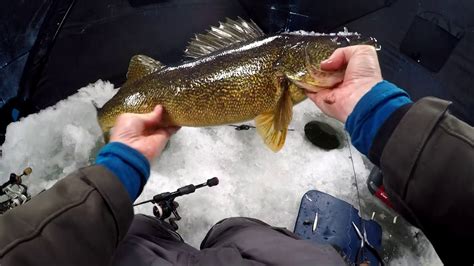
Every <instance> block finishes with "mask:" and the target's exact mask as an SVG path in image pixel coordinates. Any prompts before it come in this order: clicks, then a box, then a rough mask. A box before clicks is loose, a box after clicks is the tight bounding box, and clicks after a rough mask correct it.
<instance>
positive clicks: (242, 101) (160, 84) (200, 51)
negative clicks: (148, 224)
mask: <svg viewBox="0 0 474 266" xmlns="http://www.w3.org/2000/svg"><path fill="white" fill-rule="evenodd" d="M371 40H373V39H372V38H363V37H362V36H361V35H359V34H357V33H349V32H347V31H344V32H340V33H332V34H321V33H309V32H303V31H299V32H289V33H281V34H275V35H265V34H264V33H263V31H262V30H261V29H260V28H259V27H258V26H257V25H256V24H255V23H254V22H253V21H245V20H243V19H241V18H239V19H237V20H231V19H227V20H226V22H221V23H220V24H219V26H218V27H211V29H210V30H208V31H207V33H204V34H197V35H196V36H195V37H194V38H193V39H192V40H191V41H190V43H189V45H188V47H187V48H186V50H185V55H186V57H188V58H191V60H190V61H186V62H183V63H181V64H179V65H175V66H165V65H163V64H161V63H160V62H159V61H156V60H154V59H152V58H150V57H148V56H145V55H136V56H134V57H132V59H131V61H130V65H129V68H128V73H127V82H126V83H125V84H124V85H123V86H122V87H121V89H120V90H119V92H118V93H117V94H116V95H115V96H114V97H113V98H112V99H111V100H110V101H109V102H107V103H106V104H105V105H104V106H103V107H102V108H100V109H99V110H98V119H99V124H100V126H101V128H102V130H103V131H104V133H107V132H109V131H110V128H111V127H112V126H113V125H114V123H115V120H116V118H117V117H118V116H119V115H120V114H122V113H127V112H130V113H148V112H151V111H152V110H153V108H154V107H155V106H156V105H163V107H164V108H165V110H166V120H167V122H169V124H170V125H177V126H191V127H202V126H217V125H225V124H235V123H241V122H245V121H248V120H252V119H254V120H255V126H256V128H257V132H258V133H259V134H260V136H261V137H262V139H263V141H264V143H265V144H266V145H267V146H268V147H269V148H270V149H271V150H273V151H275V152H276V151H279V150H280V149H281V148H282V147H283V145H284V143H285V139H286V134H287V131H288V125H289V123H290V122H291V119H292V115H293V113H292V112H293V111H292V109H293V105H295V104H297V103H299V102H301V101H303V100H304V99H305V98H306V95H305V90H309V91H317V90H320V89H321V88H327V87H332V86H334V85H335V84H337V83H339V82H341V81H342V79H343V77H344V72H343V71H338V72H325V71H321V70H320V69H319V64H320V62H321V61H323V60H325V59H327V58H328V57H329V56H330V55H331V54H332V53H333V52H334V51H335V50H336V49H337V48H339V47H343V46H345V45H347V44H350V45H353V44H370V41H371Z"/></svg>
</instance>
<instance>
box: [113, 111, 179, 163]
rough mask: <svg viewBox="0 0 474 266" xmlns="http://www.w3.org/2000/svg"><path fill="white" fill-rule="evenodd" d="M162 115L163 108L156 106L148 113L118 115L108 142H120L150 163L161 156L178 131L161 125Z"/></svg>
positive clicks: (176, 128) (175, 128)
mask: <svg viewBox="0 0 474 266" xmlns="http://www.w3.org/2000/svg"><path fill="white" fill-rule="evenodd" d="M163 114H164V109H163V107H162V106H160V105H158V106H156V107H155V109H154V110H153V111H152V112H150V113H146V114H131V113H126V114H122V115H120V116H119V117H118V119H117V122H116V123H115V126H114V128H113V130H112V135H111V136H110V141H111V142H121V143H123V144H125V145H127V146H129V147H131V148H134V149H135V150H137V151H138V152H140V153H141V154H143V155H144V156H145V157H146V158H147V159H148V161H150V162H151V161H152V160H153V159H154V158H155V157H157V156H159V155H160V154H161V151H162V150H163V149H164V148H165V146H166V143H167V142H168V140H169V138H170V137H171V135H173V134H174V133H176V131H178V129H179V127H167V126H166V125H163V123H162V120H163Z"/></svg>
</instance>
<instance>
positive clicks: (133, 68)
mask: <svg viewBox="0 0 474 266" xmlns="http://www.w3.org/2000/svg"><path fill="white" fill-rule="evenodd" d="M163 67H164V65H163V64H161V63H160V62H159V61H157V60H155V59H153V58H151V57H148V56H146V55H135V56H133V57H132V59H130V64H129V65H128V72H127V82H131V81H134V80H137V79H140V78H142V77H144V76H146V75H148V74H151V73H153V72H155V71H157V70H159V69H161V68H163Z"/></svg>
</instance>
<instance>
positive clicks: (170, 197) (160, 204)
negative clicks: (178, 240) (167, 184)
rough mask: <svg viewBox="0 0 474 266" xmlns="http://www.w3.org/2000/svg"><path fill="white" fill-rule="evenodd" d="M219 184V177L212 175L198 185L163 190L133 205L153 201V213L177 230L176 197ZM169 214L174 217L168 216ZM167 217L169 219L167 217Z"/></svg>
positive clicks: (178, 218)
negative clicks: (171, 190)
mask: <svg viewBox="0 0 474 266" xmlns="http://www.w3.org/2000/svg"><path fill="white" fill-rule="evenodd" d="M218 184H219V179H218V178H217V177H213V178H211V179H208V180H207V181H206V182H205V183H202V184H199V185H192V184H191V185H187V186H184V187H181V188H178V190H176V191H174V192H163V193H160V194H157V195H155V196H153V199H151V200H146V201H142V202H139V203H137V204H134V205H133V206H138V205H142V204H144V203H148V202H151V203H153V205H154V206H153V215H155V216H156V218H158V219H159V220H161V221H164V222H167V223H168V224H169V225H170V226H171V228H172V229H173V230H175V231H176V230H178V224H177V223H176V221H179V220H181V216H180V215H179V213H178V210H177V209H178V207H179V204H178V203H177V202H176V201H174V200H175V198H176V197H180V196H184V195H186V194H191V193H194V192H195V191H196V189H199V188H203V187H213V186H217V185H218ZM171 215H173V216H174V217H172V218H169V217H170V216H171ZM168 218H169V219H168ZM166 219H168V221H166Z"/></svg>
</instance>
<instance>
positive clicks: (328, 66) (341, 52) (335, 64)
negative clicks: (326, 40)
mask: <svg viewBox="0 0 474 266" xmlns="http://www.w3.org/2000/svg"><path fill="white" fill-rule="evenodd" d="M355 49H357V47H356V46H349V47H344V48H338V49H336V50H335V51H334V52H333V53H332V55H331V56H330V57H329V58H328V59H327V60H324V61H322V62H321V69H322V70H326V71H335V70H339V69H342V68H343V67H344V66H345V65H347V63H348V62H349V60H350V58H351V57H352V55H353V54H354V51H355Z"/></svg>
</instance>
